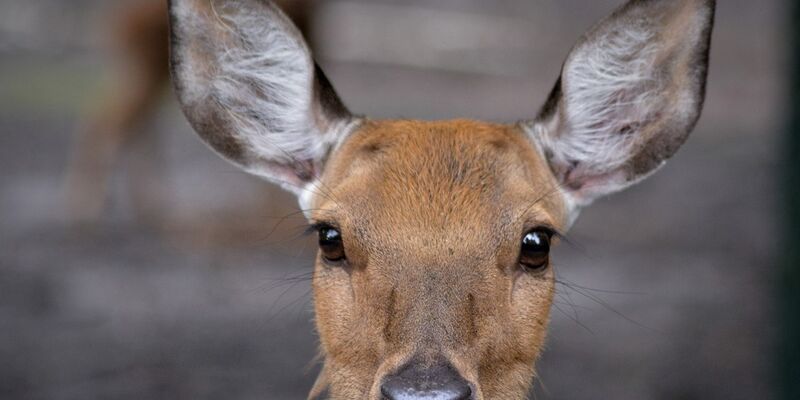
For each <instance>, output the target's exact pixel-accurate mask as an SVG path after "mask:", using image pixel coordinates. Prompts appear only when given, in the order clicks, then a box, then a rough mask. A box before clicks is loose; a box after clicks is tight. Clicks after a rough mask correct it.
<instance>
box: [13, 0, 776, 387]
mask: <svg viewBox="0 0 800 400" xmlns="http://www.w3.org/2000/svg"><path fill="white" fill-rule="evenodd" d="M134 1H135V0H134ZM124 3H125V2H124V1H121V0H117V1H107V0H106V1H101V0H70V1H63V0H26V1H23V0H3V1H0V399H94V398H98V399H100V398H102V399H218V398H229V399H256V398H260V399H263V398H267V399H300V398H305V395H306V393H307V391H308V390H309V388H310V387H311V384H312V382H313V379H314V378H315V373H316V371H317V365H316V364H315V363H314V362H313V359H314V356H315V352H316V348H317V342H316V336H315V333H314V329H313V324H312V318H313V315H312V313H311V297H310V285H309V281H308V278H309V276H310V275H309V274H310V272H311V265H312V258H313V254H314V251H315V246H314V240H313V238H310V237H306V236H303V235H302V232H303V230H304V228H305V226H304V221H303V219H302V218H301V216H300V215H298V214H297V213H296V206H295V205H294V202H293V200H292V198H291V197H290V196H289V195H287V194H284V193H282V192H280V191H279V190H277V189H274V188H271V187H270V186H269V185H268V184H266V183H264V182H261V181H259V180H256V179H254V178H250V177H248V176H245V174H243V173H240V172H239V171H238V170H236V169H235V168H234V167H232V166H230V165H228V164H226V163H225V162H223V161H221V160H219V159H218V158H216V156H214V155H213V154H212V153H211V152H210V151H208V150H207V149H206V148H205V147H204V146H203V145H202V144H201V143H200V142H199V141H198V140H197V139H196V138H195V136H194V134H193V133H192V132H191V130H190V128H189V127H188V125H187V123H186V122H185V121H184V119H183V117H182V115H181V114H180V112H179V110H178V108H177V106H176V104H175V102H174V100H173V97H172V94H171V93H170V92H169V91H168V90H164V95H163V99H162V101H161V102H160V103H159V106H158V107H157V108H156V109H155V110H154V112H153V113H152V115H151V116H150V118H148V121H146V122H145V123H143V124H142V125H141V126H140V127H139V128H137V129H138V130H139V131H141V132H140V133H139V134H137V135H135V138H134V139H131V140H130V141H129V142H130V143H128V144H126V146H125V149H124V151H123V152H121V154H122V155H121V156H120V157H119V159H118V160H116V161H115V168H114V172H113V174H112V176H111V178H110V182H111V183H110V186H109V191H108V198H107V200H106V201H105V203H103V208H102V212H101V213H100V215H98V216H97V218H96V219H95V220H94V221H91V222H87V221H85V220H82V221H76V218H74V215H72V214H71V211H70V209H69V208H68V207H67V206H66V201H65V190H64V189H65V184H64V182H65V177H66V175H67V169H68V166H69V165H70V160H71V157H72V154H73V153H74V150H75V147H76V144H77V143H78V141H76V139H75V138H76V136H77V135H79V134H80V132H81V130H82V129H85V127H86V126H87V125H88V124H89V123H90V122H87V121H90V120H91V119H92V118H93V115H96V114H97V113H98V110H103V102H104V101H105V100H104V96H105V95H104V93H106V92H108V87H114V85H113V80H114V79H125V75H124V74H122V75H120V74H115V73H113V68H112V66H113V65H114V59H113V54H114V52H113V49H110V48H111V47H112V44H111V43H112V41H111V40H109V32H110V31H112V30H113V25H114V23H113V22H112V21H114V18H119V15H118V14H119V12H120V10H124V7H125V5H124ZM620 3H621V1H617V0H602V1H579V0H495V1H479V0H437V1H423V0H409V1H401V0H379V1H375V0H371V1H367V0H348V1H339V0H331V1H325V2H319V3H318V4H317V6H316V7H315V8H314V9H313V11H312V19H311V21H312V23H311V28H310V35H311V37H312V39H313V42H314V45H315V47H316V50H317V54H318V58H319V61H320V64H321V65H322V66H323V68H324V69H325V70H326V72H327V74H328V76H329V78H330V79H331V81H332V82H333V83H334V85H335V86H336V87H337V89H338V91H339V92H340V95H341V97H342V98H343V99H344V101H345V102H346V103H347V104H348V106H349V107H350V108H351V110H354V111H355V112H358V113H363V114H367V115H369V116H372V117H376V118H378V117H392V118H395V117H403V118H422V119H441V118H454V117H469V118H477V119H489V120H497V121H513V120H516V119H521V118H528V117H532V116H533V115H534V114H535V113H536V111H537V110H538V107H539V106H540V105H541V104H542V102H543V101H544V99H545V97H546V95H547V94H548V91H549V89H550V88H551V86H552V84H553V82H554V80H555V78H556V77H557V75H558V73H559V67H560V65H561V62H562V61H563V58H564V57H565V56H566V54H567V52H568V50H569V48H570V46H571V45H572V43H573V42H574V41H575V40H576V39H577V38H578V36H579V35H580V34H581V33H582V32H583V31H585V30H586V29H587V28H589V27H590V26H591V24H592V23H593V22H594V21H596V20H597V19H599V18H601V17H604V16H605V15H607V14H608V13H609V12H610V11H611V10H612V9H613V8H614V7H616V6H617V5H618V4H620ZM718 3H719V5H718V10H717V25H716V30H715V32H714V37H713V45H712V60H711V61H712V63H711V71H710V80H709V86H708V98H707V101H706V107H705V111H704V114H703V117H702V119H701V120H700V123H699V125H698V126H697V129H696V130H695V132H694V134H693V135H692V137H691V138H690V140H689V141H688V142H687V144H686V145H685V146H684V148H683V149H682V150H681V151H680V152H679V153H678V155H677V156H676V157H675V158H674V159H673V161H672V162H671V163H670V164H668V166H667V167H665V168H664V169H662V170H661V171H660V172H659V173H658V174H656V175H655V176H653V178H652V179H650V180H648V181H647V182H646V183H643V184H641V185H639V186H636V187H634V188H632V189H630V190H628V191H626V192H624V193H621V194H619V195H615V196H612V197H610V198H607V199H603V200H601V201H599V202H598V203H597V204H596V205H595V206H593V207H591V208H589V209H587V210H586V211H585V212H584V213H583V215H582V217H581V218H580V219H579V220H578V223H577V224H576V225H575V227H574V228H573V230H572V231H571V232H570V233H569V235H568V238H569V242H570V243H567V244H564V245H563V246H561V247H560V248H559V249H558V250H557V254H556V255H555V259H554V260H555V264H556V268H557V273H558V275H559V278H560V280H562V281H563V282H566V283H568V285H559V287H558V298H557V301H558V303H557V305H556V306H557V307H556V308H555V309H554V310H553V315H552V316H553V321H552V325H551V329H550V334H549V339H548V346H547V350H546V352H545V354H544V356H543V359H542V360H541V362H540V363H539V364H538V369H539V373H540V381H539V382H538V383H537V385H536V389H535V393H534V394H533V396H532V397H534V398H536V399H587V400H588V399H618V400H624V399H631V400H634V399H635V400H640V399H680V400H691V399H769V398H775V397H776V396H777V393H776V389H775V385H774V384H773V383H774V380H773V379H772V376H773V365H774V364H775V362H774V360H775V356H776V354H777V351H776V349H775V337H776V336H777V335H778V330H779V328H778V324H777V323H778V321H779V316H778V314H777V313H776V311H775V310H776V306H775V302H776V300H775V296H774V295H773V293H774V290H773V283H774V282H773V280H774V278H775V276H776V272H775V262H776V258H777V256H776V251H777V244H776V236H777V234H778V232H777V231H778V222H779V217H780V215H781V213H780V211H779V206H780V204H779V195H778V192H777V189H778V182H779V181H778V179H777V173H778V170H777V166H778V155H779V147H780V146H779V144H780V140H779V138H780V133H781V128H782V126H783V123H784V120H785V116H784V113H785V108H786V107H785V105H784V103H783V101H782V100H783V99H784V98H785V97H786V95H787V93H785V92H786V91H787V90H786V85H787V79H786V77H787V73H786V72H787V71H785V70H786V69H787V68H786V67H785V66H786V64H787V60H786V59H787V55H786V54H787V51H786V48H785V46H787V42H788V41H790V39H789V36H788V35H787V34H786V32H785V30H786V28H787V27H788V25H789V22H790V21H789V19H788V17H787V9H788V2H787V3H786V4H784V2H782V1H779V0H762V1H750V0H720V1H719V2H718ZM120 76H121V77H122V78H120ZM142 187H144V188H146V190H142V189H141V188H142Z"/></svg>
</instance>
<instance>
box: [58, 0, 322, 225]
mask: <svg viewBox="0 0 800 400" xmlns="http://www.w3.org/2000/svg"><path fill="white" fill-rule="evenodd" d="M317 1H318V0H280V1H278V2H277V4H278V6H279V7H281V9H282V10H283V11H284V12H285V13H286V15H288V16H289V17H290V18H291V19H292V21H293V22H294V24H295V25H296V26H297V27H298V28H299V29H300V31H301V32H302V33H303V35H304V36H306V37H307V36H308V35H309V32H310V26H311V19H312V14H313V12H314V10H315V6H316V2H317ZM111 19H112V23H111V24H109V25H110V26H109V28H110V29H107V32H105V33H106V34H107V35H108V36H109V38H110V41H109V42H110V43H109V46H110V48H111V49H110V50H112V51H113V54H114V61H115V63H114V66H113V68H111V69H112V71H113V72H114V74H115V80H114V82H113V84H111V85H107V86H106V87H104V88H103V89H102V93H101V96H102V97H103V98H104V101H103V102H102V103H101V104H100V106H99V107H97V109H96V110H94V111H93V112H92V115H90V116H88V118H87V120H86V122H85V125H86V126H85V128H82V129H80V130H79V131H78V137H77V138H76V140H75V143H74V146H73V147H74V149H73V155H72V157H71V158H72V159H71V162H70V166H69V170H68V172H67V176H66V181H65V188H66V192H67V193H66V199H67V202H68V211H69V214H70V216H71V218H73V219H74V220H75V221H76V222H81V223H90V224H91V223H94V222H97V221H98V220H99V219H100V216H101V214H102V212H103V209H104V208H105V206H106V197H107V192H108V191H109V190H108V186H109V178H110V176H111V174H112V172H113V170H114V169H115V165H116V164H117V163H118V161H119V159H120V156H121V154H122V153H124V152H125V150H127V149H128V148H130V147H131V144H132V142H134V141H135V140H136V139H139V137H141V136H143V135H145V134H147V133H148V132H147V129H143V125H144V124H145V123H146V122H147V121H148V119H150V118H151V117H152V115H153V114H154V113H155V111H156V110H157V107H156V106H157V105H158V104H159V101H160V100H161V99H162V97H163V95H164V92H165V91H166V90H167V89H168V88H169V86H170V84H169V75H170V73H169V50H168V47H169V38H168V36H169V32H168V30H169V28H168V26H169V18H168V15H167V3H166V1H164V0H145V1H128V2H126V3H123V4H122V6H120V7H118V9H115V10H114V14H113V15H112V18H111ZM142 164H145V163H142ZM144 166H146V167H147V168H146V169H148V170H147V171H134V172H136V173H135V174H133V177H132V178H133V182H132V184H131V185H130V186H131V189H132V190H131V192H132V194H133V196H132V197H133V204H134V205H135V206H136V208H139V210H137V211H138V214H140V215H139V217H142V218H143V219H151V220H152V219H160V218H163V215H161V213H158V215H156V214H155V212H156V209H157V208H160V207H156V206H159V205H149V206H147V205H146V204H145V203H147V202H148V201H147V200H146V197H152V196H153V193H152V191H153V189H154V187H153V185H147V184H146V183H147V182H148V181H149V180H151V179H152V176H148V175H147V174H146V172H150V173H151V174H153V173H154V171H150V169H153V168H151V166H149V165H146V164H145V165H144Z"/></svg>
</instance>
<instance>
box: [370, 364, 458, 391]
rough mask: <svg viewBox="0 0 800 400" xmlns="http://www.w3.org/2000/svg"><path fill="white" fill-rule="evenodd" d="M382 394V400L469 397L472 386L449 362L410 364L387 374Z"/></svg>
mask: <svg viewBox="0 0 800 400" xmlns="http://www.w3.org/2000/svg"><path fill="white" fill-rule="evenodd" d="M381 394H382V395H383V398H384V400H470V399H472V388H471V387H470V385H469V383H467V381H466V380H464V378H462V377H461V375H460V374H459V373H458V372H457V371H456V370H455V369H454V368H453V367H452V366H450V365H449V364H438V365H436V366H433V367H430V368H424V367H421V366H419V365H418V364H417V365H413V364H412V365H408V366H406V367H404V368H402V369H401V370H400V371H399V372H398V373H396V374H394V375H390V376H388V377H386V378H385V379H384V381H383V385H382V386H381Z"/></svg>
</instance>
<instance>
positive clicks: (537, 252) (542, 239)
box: [519, 229, 552, 272]
mask: <svg viewBox="0 0 800 400" xmlns="http://www.w3.org/2000/svg"><path fill="white" fill-rule="evenodd" d="M551 236H552V233H550V232H548V231H547V230H544V229H534V230H532V231H530V232H528V233H527V234H525V236H524V237H523V238H522V246H521V248H520V252H519V264H520V265H521V266H522V267H523V268H524V269H525V270H528V271H532V272H538V271H542V270H544V269H545V268H547V265H548V261H549V259H550V238H551Z"/></svg>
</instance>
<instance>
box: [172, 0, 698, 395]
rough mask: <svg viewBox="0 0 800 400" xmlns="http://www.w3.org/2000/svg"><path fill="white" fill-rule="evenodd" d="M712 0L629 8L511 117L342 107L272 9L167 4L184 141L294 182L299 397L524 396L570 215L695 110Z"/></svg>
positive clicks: (625, 177)
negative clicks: (301, 328)
mask: <svg viewBox="0 0 800 400" xmlns="http://www.w3.org/2000/svg"><path fill="white" fill-rule="evenodd" d="M713 9H714V3H713V1H710V0H679V1H670V0H651V1H631V2H629V3H627V4H626V5H624V6H623V7H622V8H620V9H619V10H618V11H617V12H615V13H614V14H613V15H612V16H611V17H609V18H607V19H606V20H604V21H602V22H601V23H600V24H598V25H597V26H596V27H595V28H593V29H592V30H591V31H590V32H589V33H588V34H587V35H585V36H584V38H583V39H582V40H581V42H580V43H579V44H578V45H577V46H576V47H575V48H574V49H573V51H572V53H571V54H570V56H569V57H568V59H567V61H566V63H565V64H564V68H563V71H562V75H561V77H560V79H559V80H558V83H557V84H556V86H555V89H554V90H553V92H552V94H551V96H550V99H549V100H548V102H547V103H546V105H545V106H544V107H543V109H542V111H540V113H539V115H538V117H536V118H535V119H532V120H531V121H527V122H522V123H518V124H514V125H499V124H488V123H481V122H474V121H466V120H457V121H443V122H420V121H372V120H368V119H366V118H360V117H354V116H352V115H351V114H350V113H349V112H348V111H347V109H346V108H345V107H344V106H343V105H342V103H341V101H340V100H339V99H338V97H337V96H336V94H335V92H334V91H333V89H332V87H331V85H330V83H329V82H328V81H327V79H326V78H325V76H324V75H323V74H322V72H321V70H320V69H319V68H318V67H316V66H315V64H314V62H313V60H312V58H311V56H310V54H309V53H308V50H307V47H306V45H305V43H304V42H303V40H302V38H301V37H300V35H299V34H298V33H297V31H296V29H295V28H294V27H293V26H292V25H291V23H290V22H289V21H288V19H286V17H285V16H283V14H282V13H281V12H280V11H279V10H278V9H277V8H275V7H274V6H273V5H272V4H271V3H268V2H264V1H258V0H230V1H223V0H173V1H172V3H171V6H170V12H171V16H172V38H173V39H172V66H173V74H174V80H175V83H176V88H177V92H178V95H179V98H180V100H181V103H182V105H183V107H184V111H185V112H186V114H187V116H188V118H189V120H190V122H191V123H192V125H193V126H194V127H195V129H196V130H197V131H198V133H199V134H200V136H201V137H202V138H203V139H204V140H205V141H206V142H207V143H208V144H209V145H210V146H211V147H212V148H213V149H215V150H216V151H217V152H219V153H220V154H221V155H223V156H224V157H225V158H227V159H228V160H230V161H232V162H234V163H235V164H237V165H239V166H241V167H242V168H243V169H245V170H247V171H249V172H251V173H254V174H258V175H261V176H264V177H266V178H268V179H270V180H272V181H274V182H276V183H278V184H281V185H282V186H283V187H285V188H286V189H288V190H290V191H292V192H294V193H296V194H297V195H298V197H299V200H300V205H301V207H302V208H303V209H304V212H305V213H306V216H307V217H308V219H309V223H310V224H311V225H312V226H313V227H314V228H315V229H316V230H317V231H318V234H319V244H320V251H319V254H318V257H317V261H316V266H315V272H314V279H313V286H314V304H315V311H316V322H317V327H318V331H319V334H320V340H321V344H322V346H321V350H322V356H323V357H324V368H323V371H322V374H321V375H320V378H319V379H318V381H317V385H315V388H314V389H313V390H312V394H311V397H312V398H313V397H318V396H321V395H322V394H323V392H326V393H327V394H328V395H329V396H330V397H332V398H335V399H354V398H366V399H376V400H377V399H384V398H385V399H390V400H400V399H430V398H436V399H513V398H523V397H524V396H525V394H526V392H527V390H528V388H529V386H530V383H531V381H532V377H533V375H534V362H535V360H536V358H537V356H538V355H539V353H540V351H541V348H542V344H543V342H544V338H545V333H546V326H547V321H548V316H549V311H550V305H551V302H552V298H553V290H554V275H553V271H552V269H551V267H550V262H549V261H550V260H549V250H550V247H551V246H553V245H556V244H557V242H558V232H563V231H565V230H567V229H568V228H569V226H570V224H571V223H572V221H574V219H575V217H576V216H577V213H578V211H579V210H580V208H581V207H583V206H585V205H588V204H589V203H591V201H592V200H594V199H595V198H597V197H599V196H601V195H605V194H608V193H611V192H614V191H617V190H620V189H622V188H624V187H627V186H629V185H630V184H632V183H634V182H637V181H639V180H641V179H642V178H643V177H645V176H647V175H648V174H649V173H651V172H652V171H654V170H655V169H656V168H657V167H659V166H660V165H662V164H663V163H664V161H665V160H666V159H667V158H669V157H670V156H671V155H672V154H673V153H674V152H675V151H676V150H677V148H678V146H679V145H680V144H681V143H683V141H684V140H685V138H686V137H687V135H688V134H689V132H690V131H691V129H692V128H693V126H694V124H695V122H696V120H697V118H698V117H699V113H700V109H701V105H702V100H703V92H704V86H705V77H706V69H707V53H708V43H709V38H710V32H711V25H712V20H713Z"/></svg>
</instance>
